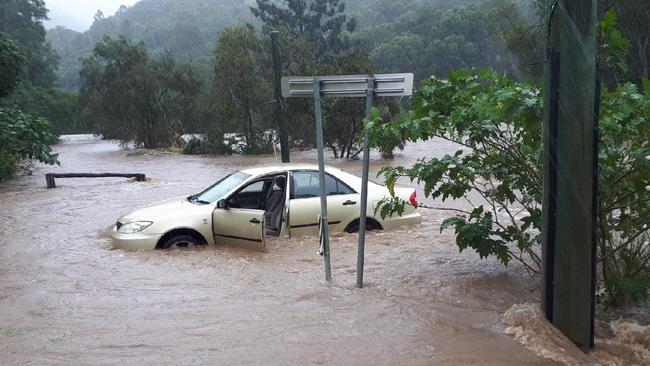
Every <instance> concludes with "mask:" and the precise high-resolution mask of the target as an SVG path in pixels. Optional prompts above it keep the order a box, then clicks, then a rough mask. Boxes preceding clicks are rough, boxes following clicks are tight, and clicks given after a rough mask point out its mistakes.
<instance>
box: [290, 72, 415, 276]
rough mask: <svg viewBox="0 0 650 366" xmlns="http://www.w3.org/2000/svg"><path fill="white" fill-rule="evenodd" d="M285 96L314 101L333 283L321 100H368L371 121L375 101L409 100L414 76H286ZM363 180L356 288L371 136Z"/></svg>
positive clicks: (323, 240)
mask: <svg viewBox="0 0 650 366" xmlns="http://www.w3.org/2000/svg"><path fill="white" fill-rule="evenodd" d="M281 89H282V96H283V97H285V98H314V114H315V117H316V144H317V148H318V173H319V174H318V179H319V188H320V202H321V211H320V212H321V214H320V218H319V219H318V223H319V228H320V248H319V250H318V253H319V254H320V255H322V256H324V261H325V279H326V280H327V281H330V280H331V279H332V271H331V268H330V243H329V226H328V220H327V194H326V189H325V157H324V152H323V148H324V147H323V145H324V143H323V120H322V110H321V99H322V98H326V97H339V98H366V118H370V117H371V111H372V104H373V101H374V99H375V98H383V97H401V96H409V95H412V93H413V74H411V73H406V74H374V75H330V76H285V77H283V78H282V80H281ZM363 151H364V154H363V179H362V183H361V186H362V187H361V207H360V212H359V247H358V253H357V286H358V287H359V288H361V287H362V286H363V262H364V250H365V248H364V247H365V240H366V236H365V235H366V223H367V217H366V216H367V210H368V170H369V166H370V149H369V144H368V135H367V134H366V135H365V137H364V144H363Z"/></svg>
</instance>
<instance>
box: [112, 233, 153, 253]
mask: <svg viewBox="0 0 650 366" xmlns="http://www.w3.org/2000/svg"><path fill="white" fill-rule="evenodd" d="M161 236H162V234H144V233H133V234H122V233H119V232H117V229H116V228H113V231H112V232H111V240H112V241H113V246H114V247H115V248H120V249H128V250H153V249H156V244H158V240H160V237H161Z"/></svg>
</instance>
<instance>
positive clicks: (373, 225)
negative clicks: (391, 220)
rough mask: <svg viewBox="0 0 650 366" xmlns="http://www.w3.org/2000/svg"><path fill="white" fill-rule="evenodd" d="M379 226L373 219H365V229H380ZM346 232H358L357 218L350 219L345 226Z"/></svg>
mask: <svg viewBox="0 0 650 366" xmlns="http://www.w3.org/2000/svg"><path fill="white" fill-rule="evenodd" d="M380 228H381V227H380V226H379V225H378V224H377V223H376V222H375V221H374V220H367V221H366V230H367V231H372V230H377V229H380ZM345 232H346V233H350V234H352V233H358V232H359V219H356V220H354V221H352V222H351V223H350V224H349V225H348V226H347V227H346V228H345Z"/></svg>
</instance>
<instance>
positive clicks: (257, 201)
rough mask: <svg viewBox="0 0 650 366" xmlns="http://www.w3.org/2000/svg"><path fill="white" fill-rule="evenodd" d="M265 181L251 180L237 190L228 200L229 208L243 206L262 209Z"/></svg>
mask: <svg viewBox="0 0 650 366" xmlns="http://www.w3.org/2000/svg"><path fill="white" fill-rule="evenodd" d="M264 185H265V181H263V180H260V181H257V182H253V183H251V184H249V185H247V186H246V187H244V188H243V189H242V190H240V191H239V192H237V193H236V194H235V195H234V196H232V197H230V199H229V200H228V207H230V208H245V209H251V210H261V209H263V203H264Z"/></svg>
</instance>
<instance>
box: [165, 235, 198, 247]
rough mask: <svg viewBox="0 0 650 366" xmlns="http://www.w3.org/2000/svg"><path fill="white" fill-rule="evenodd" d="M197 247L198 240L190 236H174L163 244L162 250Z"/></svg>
mask: <svg viewBox="0 0 650 366" xmlns="http://www.w3.org/2000/svg"><path fill="white" fill-rule="evenodd" d="M196 245H199V242H198V240H196V239H195V238H194V237H192V236H190V235H176V236H172V237H171V238H169V240H167V241H166V242H164V243H163V245H162V246H161V247H162V249H178V248H191V247H194V246H196Z"/></svg>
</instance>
